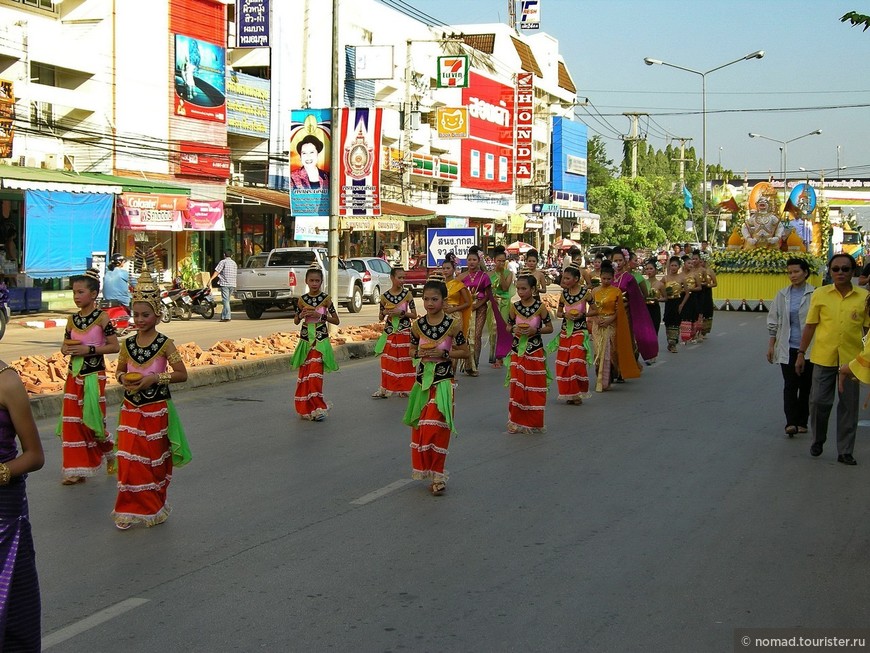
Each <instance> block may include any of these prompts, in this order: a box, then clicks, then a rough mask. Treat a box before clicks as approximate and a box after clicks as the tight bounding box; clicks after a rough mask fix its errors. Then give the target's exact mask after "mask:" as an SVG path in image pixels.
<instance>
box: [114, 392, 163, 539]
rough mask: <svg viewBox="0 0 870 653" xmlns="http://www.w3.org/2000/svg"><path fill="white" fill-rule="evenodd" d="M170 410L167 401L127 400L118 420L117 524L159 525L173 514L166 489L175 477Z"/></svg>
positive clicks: (115, 514)
mask: <svg viewBox="0 0 870 653" xmlns="http://www.w3.org/2000/svg"><path fill="white" fill-rule="evenodd" d="M168 429H169V409H168V407H167V405H166V402H165V401H155V402H154V403H150V404H145V405H143V406H136V405H134V404H132V403H130V402H129V401H127V400H124V403H123V405H122V406H121V415H120V418H119V423H118V498H117V499H116V500H115V509H114V510H113V511H112V519H114V520H115V523H117V524H136V523H139V524H145V525H146V526H156V525H157V524H160V523H162V522H164V521H166V518H167V517H169V513H170V511H171V508H170V507H169V506H168V505H167V503H166V490H167V488H168V487H169V482H170V481H171V480H172V452H171V449H170V446H169V437H168V435H167V433H168Z"/></svg>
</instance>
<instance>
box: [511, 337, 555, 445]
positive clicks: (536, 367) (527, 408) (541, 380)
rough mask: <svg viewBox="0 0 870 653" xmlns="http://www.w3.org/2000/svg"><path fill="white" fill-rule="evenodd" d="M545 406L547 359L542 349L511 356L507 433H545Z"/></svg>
mask: <svg viewBox="0 0 870 653" xmlns="http://www.w3.org/2000/svg"><path fill="white" fill-rule="evenodd" d="M546 404H547V359H546V358H545V356H544V350H543V349H539V350H538V351H536V352H533V353H531V354H525V355H522V356H519V355H517V354H512V355H511V363H510V400H509V402H508V431H510V432H511V433H539V432H541V431H543V430H544V407H545V406H546Z"/></svg>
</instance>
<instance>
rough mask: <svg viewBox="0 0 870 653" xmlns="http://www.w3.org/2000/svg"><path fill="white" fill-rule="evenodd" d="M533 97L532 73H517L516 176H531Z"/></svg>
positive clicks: (533, 77)
mask: <svg viewBox="0 0 870 653" xmlns="http://www.w3.org/2000/svg"><path fill="white" fill-rule="evenodd" d="M534 99H535V76H534V74H533V73H519V74H518V75H517V119H516V122H515V124H516V130H517V155H516V178H517V179H531V178H532V122H533V102H534Z"/></svg>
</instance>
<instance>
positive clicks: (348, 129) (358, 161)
mask: <svg viewBox="0 0 870 653" xmlns="http://www.w3.org/2000/svg"><path fill="white" fill-rule="evenodd" d="M382 116H383V109H351V108H348V107H345V108H343V109H342V110H341V141H340V142H341V151H342V157H341V162H340V165H339V171H340V175H339V184H340V194H339V198H338V214H339V215H342V216H375V217H377V216H379V215H380V214H381V118H382Z"/></svg>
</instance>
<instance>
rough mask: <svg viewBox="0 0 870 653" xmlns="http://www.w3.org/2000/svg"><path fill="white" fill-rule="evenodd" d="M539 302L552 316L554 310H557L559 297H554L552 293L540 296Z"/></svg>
mask: <svg viewBox="0 0 870 653" xmlns="http://www.w3.org/2000/svg"><path fill="white" fill-rule="evenodd" d="M541 302H542V303H543V304H544V306H546V307H547V309H549V311H550V312H551V313H553V314H555V313H556V309H557V308H559V295H554V294H553V293H544V294H542V295H541Z"/></svg>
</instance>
